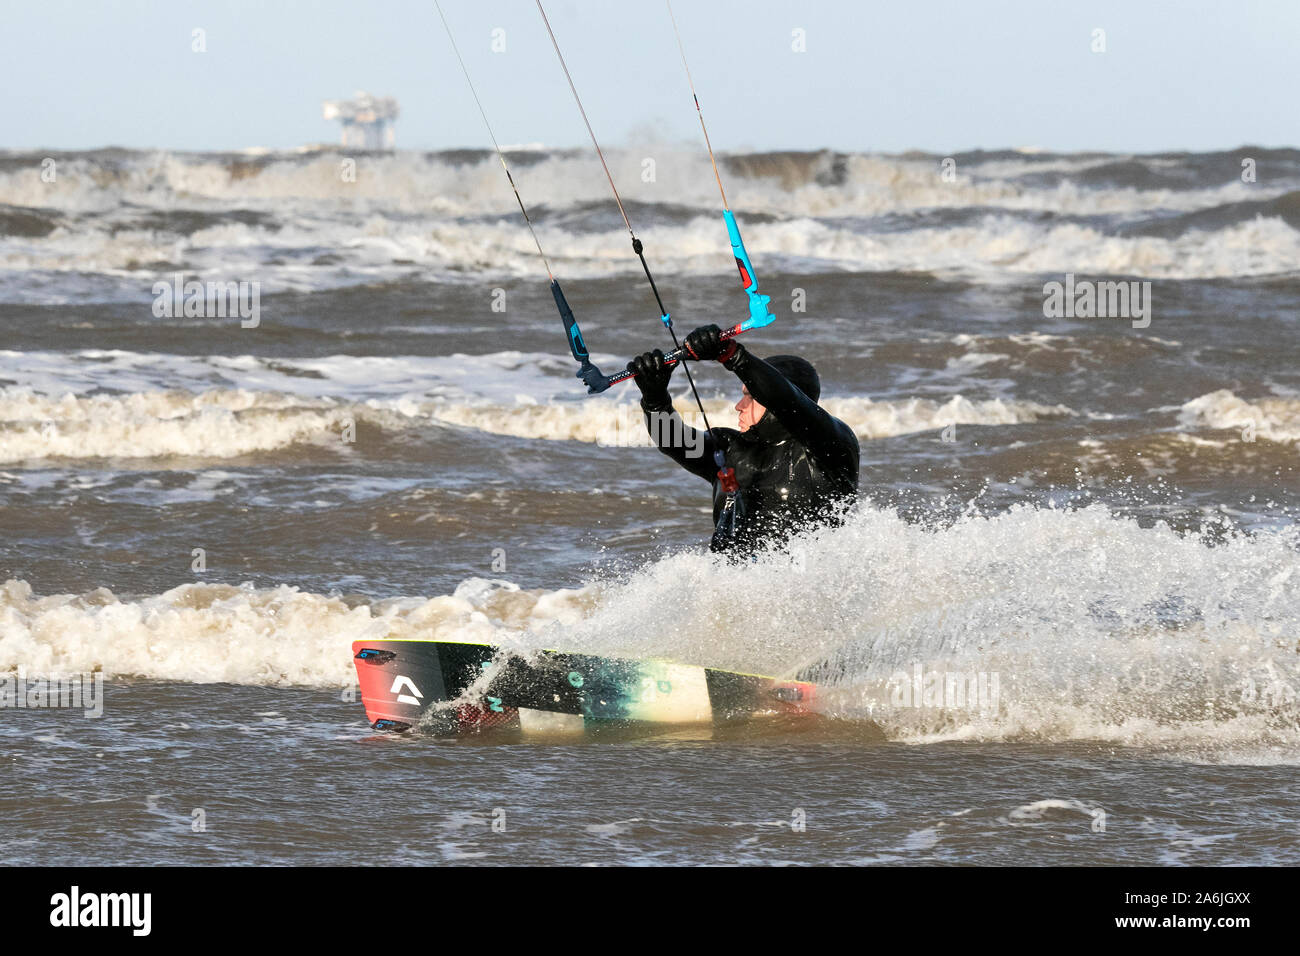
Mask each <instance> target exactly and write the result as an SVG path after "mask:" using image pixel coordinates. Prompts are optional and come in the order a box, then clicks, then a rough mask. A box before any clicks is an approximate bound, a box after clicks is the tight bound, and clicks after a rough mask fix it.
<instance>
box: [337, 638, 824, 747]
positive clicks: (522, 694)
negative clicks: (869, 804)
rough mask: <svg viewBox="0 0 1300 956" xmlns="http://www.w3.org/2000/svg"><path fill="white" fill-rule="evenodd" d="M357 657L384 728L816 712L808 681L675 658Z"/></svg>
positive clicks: (580, 724) (577, 727)
mask: <svg viewBox="0 0 1300 956" xmlns="http://www.w3.org/2000/svg"><path fill="white" fill-rule="evenodd" d="M352 655H353V663H354V664H355V665H356V670H357V679H358V682H359V683H360V685H361V700H362V703H363V704H364V705H365V709H366V718H367V719H368V720H369V721H370V725H371V726H372V727H373V728H374V729H376V730H382V731H406V730H412V729H416V730H418V731H422V732H426V733H433V734H439V735H447V734H452V735H454V734H460V733H464V732H466V731H470V732H473V731H481V730H486V729H490V728H510V729H514V730H518V731H522V732H523V733H525V734H527V733H538V734H547V733H557V732H559V733H568V732H582V731H584V730H588V729H592V728H595V727H602V726H603V727H608V726H616V725H690V724H715V725H716V724H729V723H735V722H741V721H748V720H753V719H755V718H760V717H765V716H781V715H795V714H808V713H811V712H812V711H811V704H812V701H813V698H814V696H815V693H816V688H815V687H814V685H812V684H810V683H807V682H804V681H792V680H781V679H779V678H775V677H763V676H759V675H756V674H741V673H736V672H734V671H725V670H718V669H716V668H711V667H699V666H694V665H689V664H678V663H675V662H673V661H668V660H632V659H622V658H611V657H597V656H592V655H588V654H566V653H561V652H558V651H549V650H548V651H538V652H535V653H532V654H529V655H527V656H522V655H519V654H514V653H510V652H507V651H504V650H502V649H501V648H498V647H495V646H493V645H490V644H464V643H455V642H451V641H424V640H394V641H364V640H363V641H355V642H354V643H353V645H352Z"/></svg>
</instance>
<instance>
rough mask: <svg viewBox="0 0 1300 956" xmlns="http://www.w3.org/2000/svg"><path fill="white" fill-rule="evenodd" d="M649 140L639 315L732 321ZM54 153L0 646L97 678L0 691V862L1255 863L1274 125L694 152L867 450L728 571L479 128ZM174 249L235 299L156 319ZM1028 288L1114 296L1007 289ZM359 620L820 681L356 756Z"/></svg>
mask: <svg viewBox="0 0 1300 956" xmlns="http://www.w3.org/2000/svg"><path fill="white" fill-rule="evenodd" d="M653 152H654V155H655V157H656V160H657V163H656V169H657V179H656V181H655V182H650V183H646V182H643V181H642V180H641V177H640V171H641V159H642V157H643V156H644V155H645V154H646V150H627V151H623V152H615V153H613V154H612V155H611V161H612V168H613V173H614V176H615V178H616V179H617V180H618V182H619V184H620V187H621V189H622V190H623V192H624V196H625V201H626V202H627V205H628V212H629V215H630V216H631V217H632V220H633V224H634V225H635V226H636V228H637V232H638V234H639V235H640V236H641V238H642V239H643V240H644V241H645V244H646V253H647V257H648V259H649V261H650V263H651V265H652V267H653V268H654V270H655V274H656V277H657V279H658V280H659V284H660V288H661V291H662V292H663V294H664V297H665V302H666V304H667V305H668V307H669V308H670V309H671V310H672V312H673V315H674V319H675V323H676V325H677V327H678V329H679V330H680V331H681V332H683V333H684V332H686V331H689V330H690V329H691V328H694V327H695V326H696V325H701V324H706V323H709V322H718V323H719V324H728V323H731V322H735V321H739V319H741V318H743V317H744V316H745V314H746V307H745V301H744V296H743V293H742V292H741V291H740V289H739V288H738V286H737V281H736V276H735V272H734V266H733V265H732V263H731V258H730V250H729V247H728V245H727V242H726V233H725V229H724V227H723V224H722V221H721V217H720V215H719V213H718V208H717V207H718V204H717V195H716V188H715V187H714V185H713V180H712V174H711V171H710V169H709V167H708V162H707V157H702V156H701V155H699V151H697V150H695V149H692V148H686V147H682V148H666V147H662V146H656V147H654V148H653ZM1246 157H1250V158H1252V159H1254V160H1255V162H1256V169H1257V180H1256V181H1255V182H1252V183H1246V182H1243V181H1242V179H1241V169H1242V159H1243V158H1246ZM45 158H46V156H45V155H44V154H35V153H15V152H8V153H0V676H4V675H11V676H12V677H13V678H14V679H17V678H18V677H20V676H21V677H23V678H25V679H36V678H41V677H57V676H60V675H64V676H67V675H76V674H82V673H87V672H97V673H100V674H101V675H102V676H103V679H104V698H103V701H102V704H103V714H102V716H99V717H94V718H92V717H87V716H85V715H84V714H83V712H82V711H81V710H78V709H75V708H61V709H28V708H23V709H11V708H4V709H0V759H2V760H3V761H4V766H5V770H6V772H5V773H4V774H3V775H0V820H2V821H3V822H2V823H0V846H3V848H4V850H5V854H6V859H8V860H10V861H14V862H70V863H71V862H84V863H110V862H130V863H141V864H146V863H153V862H180V863H214V862H215V863H220V862H232V863H235V862H237V863H254V862H278V863H316V862H322V863H325V862H335V863H347V862H425V863H429V862H445V861H456V862H468V863H474V862H482V863H501V862H549V863H593V864H601V863H654V862H675V863H726V862H773V863H853V862H857V863H861V862H880V863H929V862H933V863H1056V864H1073V863H1104V864H1112V863H1116V864H1117V863H1173V864H1181V863H1188V864H1193V863H1295V862H1297V861H1300V850H1298V849H1297V845H1298V844H1300V823H1298V822H1297V816H1296V813H1295V811H1294V807H1295V806H1296V803H1297V800H1296V798H1297V796H1300V794H1298V793H1297V786H1298V784H1297V775H1296V767H1297V765H1298V764H1300V702H1298V700H1297V697H1298V696H1300V553H1298V550H1297V548H1298V546H1300V525H1298V524H1297V520H1296V519H1297V508H1298V507H1300V480H1298V476H1297V471H1296V468H1297V461H1298V459H1297V454H1298V452H1300V373H1298V372H1297V367H1298V366H1300V345H1298V344H1297V336H1296V331H1297V318H1296V315H1297V309H1298V307H1300V151H1296V150H1286V149H1272V150H1266V149H1262V148H1255V147H1243V148H1241V149H1238V150H1235V151H1231V152H1223V153H1198V154H1187V153H1171V154H1160V155H1140V156H1128V155H1112V154H1068V155H1062V154H1051V153H1029V152H1018V151H1013V150H1008V151H1001V152H982V153H972V154H958V155H956V156H955V157H952V158H953V159H955V161H956V167H955V170H956V177H955V181H951V182H949V181H945V179H944V177H943V176H942V175H941V170H942V167H941V163H942V160H943V159H944V158H945V157H941V156H935V155H926V154H906V155H868V154H843V153H835V152H831V151H820V152H810V153H780V154H741V155H732V156H728V157H726V158H725V159H724V161H723V167H724V168H723V176H724V178H725V180H726V182H727V187H728V196H729V198H730V200H731V202H732V204H733V207H734V208H735V210H736V212H737V215H738V218H739V220H740V223H741V227H742V230H743V232H744V235H745V239H746V244H747V246H748V248H749V251H750V254H751V256H752V258H753V260H754V265H755V268H756V270H757V272H758V276H759V282H760V288H761V289H762V291H764V292H765V293H767V294H770V295H772V297H773V309H774V312H775V313H776V315H777V321H776V323H775V324H773V325H772V326H770V327H769V328H767V329H764V330H761V331H757V332H754V333H750V334H749V335H748V336H747V341H748V344H749V346H750V347H751V348H752V349H753V350H755V351H756V352H757V353H758V354H759V355H764V354H774V353H778V352H797V353H799V354H803V355H805V356H806V357H808V358H809V359H810V360H811V361H813V362H814V363H815V364H816V365H817V367H818V369H819V371H820V373H821V377H822V381H823V404H824V405H825V406H826V407H827V408H829V409H830V410H831V411H832V413H834V414H835V415H837V416H839V417H840V418H842V419H843V420H844V421H846V422H847V423H848V424H849V425H851V426H852V427H853V429H854V430H855V431H856V432H857V434H858V436H859V439H860V440H861V443H862V475H861V488H862V497H861V501H860V502H859V504H858V506H857V508H856V509H855V511H854V512H853V514H852V515H850V517H849V520H848V521H847V523H846V524H845V526H844V527H843V528H839V529H835V530H832V531H820V532H812V533H809V534H807V535H804V536H802V537H800V538H798V539H796V541H795V542H794V543H793V546H792V548H791V550H790V551H789V552H788V553H784V554H774V555H768V556H765V557H763V558H762V559H760V560H759V561H757V562H755V563H753V564H749V565H744V566H734V565H728V564H726V563H724V562H719V561H717V560H715V559H713V558H711V557H710V556H709V555H708V554H707V553H706V551H705V544H706V542H707V539H708V535H709V532H710V527H709V514H708V512H709V493H708V487H707V486H706V485H705V484H704V483H703V482H700V481H699V480H698V479H695V478H692V477H691V476H689V475H687V474H685V473H684V472H680V471H677V470H675V469H674V468H673V467H672V466H671V464H670V463H669V462H668V461H667V460H666V459H663V458H662V457H661V456H660V455H658V453H657V452H655V451H654V450H653V449H652V448H651V447H650V446H649V444H648V441H647V439H646V438H645V436H644V434H643V432H642V429H641V424H640V420H639V413H638V412H637V410H636V407H635V404H634V403H635V398H636V394H635V390H634V388H633V387H631V386H619V387H616V388H614V389H611V390H610V391H609V392H607V393H605V394H603V395H601V396H596V397H587V396H586V395H585V394H584V392H583V389H582V386H581V385H580V384H579V383H578V382H577V380H576V379H575V378H574V377H573V371H574V363H573V361H572V359H571V357H570V356H569V355H568V352H567V349H566V346H565V343H564V340H563V337H562V336H563V333H562V330H561V327H560V323H559V320H558V316H557V314H556V312H555V309H554V304H553V302H552V301H551V297H550V294H549V292H548V289H547V286H546V282H545V278H546V276H545V270H544V269H543V268H542V266H541V264H540V261H539V260H538V258H537V256H536V251H535V249H534V248H533V247H532V245H531V239H530V238H529V236H528V233H527V231H526V230H525V229H524V228H523V225H522V222H521V220H520V219H519V217H518V211H517V207H516V206H515V205H514V197H513V195H512V194H511V193H510V191H509V188H508V186H507V185H506V184H505V181H504V177H503V176H502V175H501V171H500V165H499V164H498V163H497V161H496V158H495V156H494V155H490V154H488V153H485V152H482V151H468V150H465V151H456V152H441V153H415V152H398V153H394V154H360V155H358V156H356V157H354V158H355V160H356V177H355V181H345V178H344V177H342V176H341V175H340V170H341V164H342V163H343V161H344V160H345V159H347V158H348V157H346V156H344V155H343V154H342V153H339V152H335V151H332V150H328V149H325V150H304V151H300V152H292V153H269V152H255V153H238V154H180V153H161V152H159V153H150V152H133V151H123V150H99V151H93V152H83V153H69V154H53V156H52V157H50V158H52V159H54V161H55V167H54V168H55V169H56V176H55V178H54V180H53V181H52V182H47V181H45V180H44V179H43V178H42V176H41V171H42V168H43V167H42V161H43V160H44V159H45ZM510 159H511V162H512V165H513V166H514V169H515V176H516V180H517V181H518V183H519V186H520V189H521V191H522V192H523V194H524V198H525V200H526V201H528V202H530V204H531V206H532V208H533V210H534V212H535V218H536V219H537V221H538V231H539V236H540V238H541V240H542V242H543V244H544V246H545V247H546V249H547V253H548V255H549V256H550V257H551V260H552V265H553V267H554V268H555V270H556V273H557V275H558V276H559V278H560V279H561V281H562V282H563V283H564V287H565V290H566V292H567V295H568V298H569V301H570V304H571V305H572V306H573V308H574V310H575V312H576V314H577V316H578V318H579V320H580V321H581V323H582V326H583V330H584V333H585V336H586V340H587V344H588V345H589V347H590V348H591V349H592V352H593V357H594V358H595V360H596V362H597V364H599V365H600V366H601V367H602V368H603V369H604V370H605V371H607V372H608V371H611V370H612V369H615V368H618V367H620V366H621V365H622V364H623V363H624V362H626V360H627V359H628V358H629V357H630V356H631V355H633V354H635V353H636V352H638V351H641V350H644V349H646V348H651V347H655V346H659V347H664V346H666V345H667V344H668V339H667V336H666V335H665V333H664V331H663V329H662V327H661V325H660V323H659V322H658V317H657V311H656V309H655V306H654V300H653V297H652V296H651V294H650V291H649V288H648V286H646V284H645V282H644V278H643V277H642V276H641V273H640V265H639V263H638V262H637V260H636V259H635V257H634V256H632V255H631V254H630V251H629V249H628V248H627V246H628V242H627V235H626V230H625V229H624V228H623V224H622V220H621V218H619V216H618V213H617V210H616V208H615V207H614V206H613V203H612V202H611V201H610V200H609V198H608V192H607V189H608V187H607V186H606V184H605V183H604V178H603V174H602V173H601V171H600V168H599V165H598V163H597V161H596V160H595V159H594V157H592V156H590V155H589V154H588V152H586V151H560V150H549V151H548V150H540V149H539V150H530V151H518V152H515V153H513V154H512V155H511V157H510ZM177 274H179V275H180V276H181V281H182V283H183V282H185V281H190V280H193V281H201V282H205V283H206V282H222V283H225V282H233V283H239V282H246V283H256V284H257V285H256V288H257V291H258V299H257V300H256V301H257V305H258V315H257V323H256V325H255V326H251V327H245V326H246V325H247V324H249V323H247V322H241V317H240V316H238V315H226V316H216V315H191V316H186V315H184V314H183V313H182V314H180V315H171V316H168V315H166V314H162V315H159V314H158V313H159V312H160V311H163V310H161V309H160V308H159V307H158V306H157V302H158V299H159V295H160V293H159V291H158V289H159V288H163V289H170V288H171V285H172V284H174V283H175V282H176V277H177ZM1067 276H1072V277H1073V278H1072V279H1070V280H1069V281H1070V282H1071V283H1077V282H1085V281H1096V282H1100V281H1125V282H1136V283H1139V286H1138V288H1139V289H1149V291H1144V292H1143V295H1144V301H1147V302H1149V305H1150V311H1149V313H1148V315H1147V318H1149V323H1147V322H1146V320H1145V319H1142V318H1138V319H1133V318H1131V317H1108V318H1093V317H1076V316H1069V315H1062V316H1053V317H1048V316H1047V315H1046V314H1045V307H1044V302H1045V299H1046V298H1047V295H1046V293H1045V290H1044V286H1045V284H1047V283H1051V282H1060V283H1063V284H1064V283H1066V282H1067ZM1143 283H1150V285H1149V287H1145V286H1143V285H1142V284H1143ZM158 284H162V285H161V286H159V285H158ZM250 301H251V300H250ZM698 380H699V382H700V385H701V390H702V394H703V395H704V397H705V398H706V404H707V407H708V410H709V414H710V417H711V419H712V420H713V421H715V422H716V423H724V424H732V423H733V418H732V416H734V412H732V411H731V405H732V403H734V401H735V400H736V398H737V397H738V395H737V393H738V385H737V383H736V382H735V381H734V380H733V379H731V377H730V376H729V375H727V374H726V373H725V372H724V371H723V370H721V369H717V368H705V369H701V370H700V371H699V372H698ZM676 385H677V386H678V388H677V389H676V391H675V394H676V395H677V396H678V398H679V399H680V401H679V407H680V408H681V409H682V411H683V413H684V414H685V415H686V416H687V417H688V419H690V418H692V417H693V413H692V411H691V408H690V407H689V405H688V400H687V397H686V394H685V392H684V390H683V389H684V381H678V382H677V383H676ZM385 637H429V638H441V639H457V640H484V641H490V642H493V643H497V644H502V645H505V646H507V647H511V648H514V649H516V650H518V651H519V652H520V653H529V652H530V651H533V650H536V649H537V648H540V647H554V648H561V649H564V650H570V651H578V652H589V653H602V654H610V655H623V656H634V657H670V658H673V659H676V660H679V661H682V662H686V663H693V664H702V665H707V666H715V667H724V668H729V669H734V670H741V671H746V672H757V673H770V674H775V675H792V674H795V673H801V672H804V673H811V674H813V675H815V676H816V678H817V680H818V682H819V684H820V686H821V689H822V693H821V696H820V697H819V703H818V708H819V711H820V712H819V714H818V715H817V716H815V717H811V718H809V719H807V720H799V721H794V722H784V723H783V722H778V723H775V724H773V723H766V724H762V725H751V726H748V727H744V728H733V729H726V730H724V729H718V730H716V731H711V730H708V729H705V728H688V729H677V730H672V731H666V732H653V731H648V730H646V729H644V728H642V729H636V728H623V729H616V730H611V731H609V732H603V733H600V734H596V735H593V736H589V737H588V738H586V739H582V740H568V739H566V740H552V739H541V740H526V741H520V740H515V739H503V738H500V737H494V736H492V735H483V736H480V737H472V738H462V739H458V740H437V739H431V738H428V737H418V736H411V737H402V738H391V737H383V736H380V735H376V734H374V733H373V732H372V731H371V730H370V729H369V728H368V727H367V725H366V722H365V717H364V713H363V711H362V708H361V705H360V704H359V703H357V702H356V699H355V690H354V687H353V683H354V673H353V665H352V661H351V655H350V645H351V642H352V641H353V640H357V639H362V638H370V639H382V638H385ZM935 675H937V677H935ZM954 675H957V676H960V677H961V678H963V679H965V678H966V677H968V676H972V675H973V676H974V677H975V678H978V679H981V680H983V681H984V686H985V687H987V688H989V690H990V693H991V697H990V698H989V699H985V700H983V701H982V702H981V706H974V705H973V704H972V703H971V702H970V701H969V700H967V701H962V700H960V699H956V700H954V699H952V698H951V695H949V698H948V699H945V698H944V695H943V693H938V695H937V696H932V695H930V694H928V693H924V692H923V690H924V688H925V687H926V686H929V685H930V683H931V682H932V680H933V681H936V682H937V684H935V686H938V687H940V688H943V687H944V686H945V681H947V680H948V679H949V678H951V677H953V676H954ZM971 686H975V685H974V684H972V685H971ZM913 691H915V693H913ZM377 807H380V808H382V821H383V827H382V829H383V832H382V833H379V832H377V829H378V827H377V822H376V817H375V816H374V815H373V814H374V812H375V809H376V808H377ZM195 811H201V812H200V813H199V814H198V816H196V815H195ZM196 820H201V821H202V826H199V825H198V823H196ZM494 823H495V824H496V825H495V826H494Z"/></svg>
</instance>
